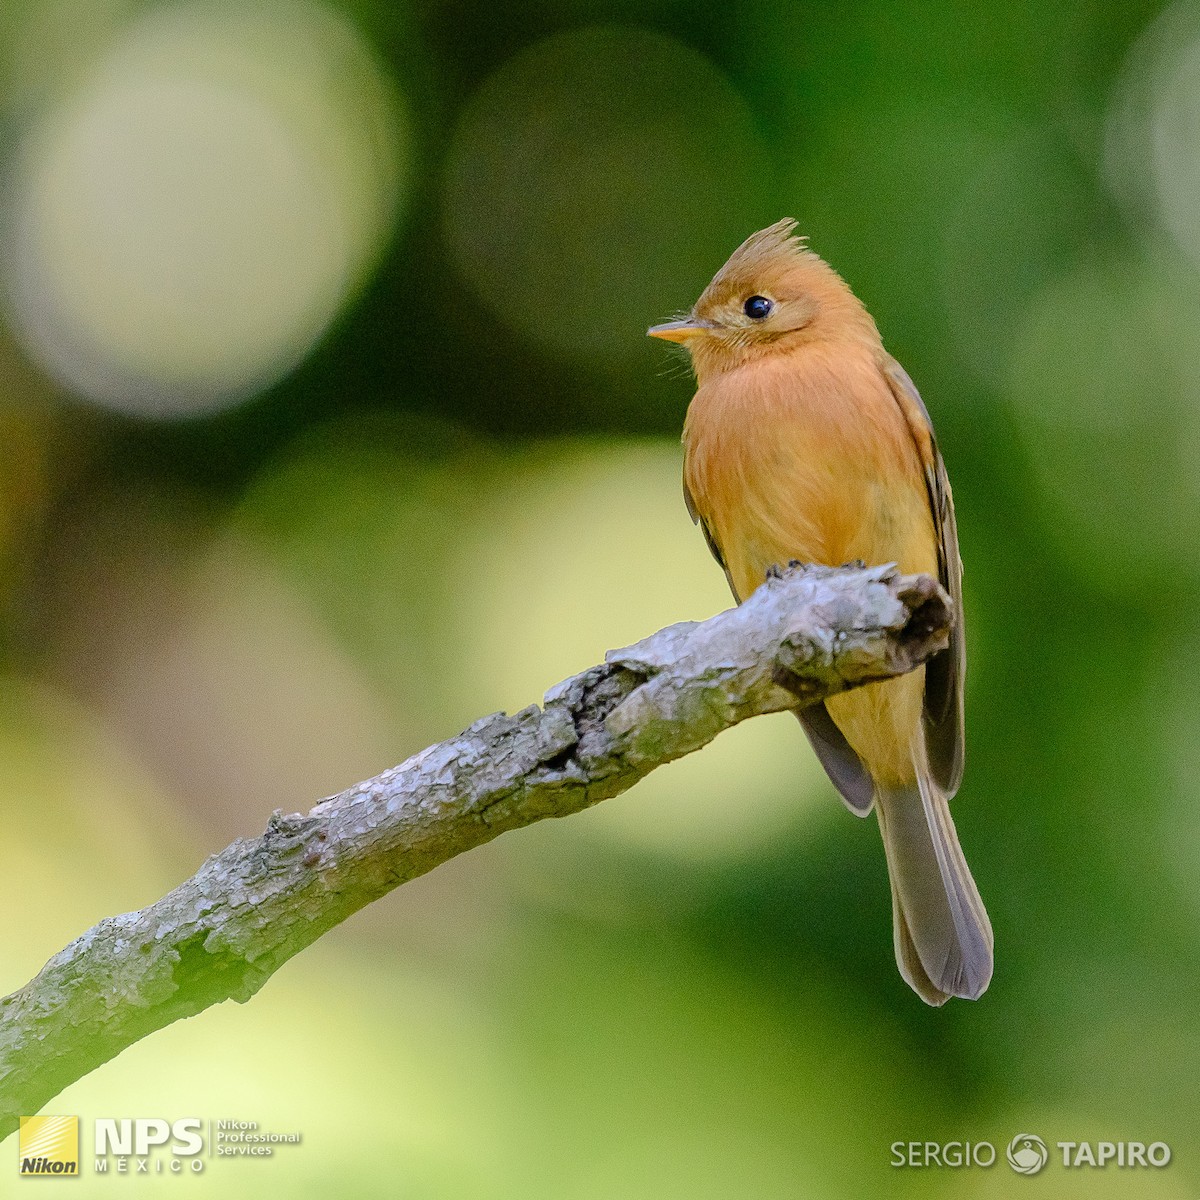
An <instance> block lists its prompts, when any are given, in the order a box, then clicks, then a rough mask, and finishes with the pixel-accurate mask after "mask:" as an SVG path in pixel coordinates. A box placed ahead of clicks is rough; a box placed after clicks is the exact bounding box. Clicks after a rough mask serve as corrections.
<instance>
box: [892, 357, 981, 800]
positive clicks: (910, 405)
mask: <svg viewBox="0 0 1200 1200" xmlns="http://www.w3.org/2000/svg"><path fill="white" fill-rule="evenodd" d="M883 373H884V376H885V377H886V379H887V382H888V386H889V387H890V388H891V390H892V395H893V396H895V397H896V402H897V404H899V405H900V410H901V412H903V414H904V418H905V420H906V421H907V422H908V427H909V430H910V432H911V433H912V438H913V442H914V443H915V444H916V447H917V453H918V454H919V455H920V458H921V462H922V464H923V466H924V468H925V486H926V488H927V489H928V491H929V505H930V508H931V509H932V512H933V527H934V529H935V530H936V532H937V539H938V574H939V576H940V578H941V584H942V587H944V588H945V589H946V591H947V592H948V593H949V594H950V600H951V602H952V603H953V605H954V628H953V629H952V630H951V631H950V645H949V647H948V648H947V649H946V650H943V651H942V652H941V653H940V654H936V655H934V657H933V658H931V659H930V660H929V662H928V663H926V665H925V745H926V748H927V750H928V753H929V766H930V769H931V771H932V774H933V778H934V779H935V780H936V781H937V784H938V786H939V787H940V788H941V789H942V790H943V791H944V792H945V794H946V796H947V797H950V796H953V795H954V793H955V792H956V791H957V790H958V785H959V783H960V781H961V780H962V771H963V690H964V681H965V677H966V670H967V657H966V649H967V645H966V639H965V637H964V633H963V600H962V560H961V559H960V558H959V554H958V526H957V525H956V524H955V521H954V497H953V495H952V494H951V492H950V479H949V477H948V476H947V474H946V464H945V463H944V462H943V461H942V455H941V452H940V451H939V450H938V447H937V441H936V440H935V439H934V436H933V424H932V422H931V421H930V420H929V412H928V410H927V409H926V407H925V403H924V401H923V400H922V399H921V394H920V393H919V392H918V391H917V388H916V385H915V384H914V383H913V381H912V380H911V379H910V378H909V377H908V372H907V371H906V370H905V369H904V368H903V367H902V366H901V365H900V364H899V363H898V362H897V361H896V360H895V359H894V358H891V357H890V356H889V357H886V358H885V359H884V362H883Z"/></svg>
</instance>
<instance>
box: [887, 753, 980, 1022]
mask: <svg viewBox="0 0 1200 1200" xmlns="http://www.w3.org/2000/svg"><path fill="white" fill-rule="evenodd" d="M876 811H877V812H878V814H879V828H880V831H881V832H882V834H883V846H884V850H885V851H886V852H887V862H888V873H889V874H890V876H891V880H892V919H893V922H894V934H895V942H896V963H897V965H898V966H899V968H900V974H901V975H903V976H904V978H905V980H906V981H907V982H908V984H909V985H910V986H911V987H912V989H913V990H914V991H915V992H916V993H917V995H919V996H920V997H921V999H922V1000H924V1001H925V1002H926V1003H927V1004H944V1003H945V1002H946V1001H947V1000H948V999H949V998H950V997H951V996H963V997H965V998H966V999H968V1000H976V999H978V998H979V997H980V996H982V995H983V993H984V991H986V990H987V985H988V983H989V982H990V981H991V978H992V925H991V922H990V921H989V920H988V915H987V911H986V909H985V908H984V907H983V901H982V900H981V899H980V898H979V892H978V890H977V889H976V887H975V881H974V880H973V879H972V878H971V871H970V868H969V867H968V866H967V861H966V859H965V858H964V857H963V852H962V848H961V847H960V846H959V844H958V834H957V833H955V831H954V821H953V820H952V819H951V817H950V806H949V804H948V803H947V801H946V797H945V796H944V795H942V793H941V791H940V790H939V789H938V786H937V784H936V783H934V781H933V780H932V779H929V778H928V777H927V776H926V777H922V778H919V779H918V780H917V781H916V782H913V783H911V784H908V785H907V786H903V787H898V788H884V787H879V788H878V790H877V792H876Z"/></svg>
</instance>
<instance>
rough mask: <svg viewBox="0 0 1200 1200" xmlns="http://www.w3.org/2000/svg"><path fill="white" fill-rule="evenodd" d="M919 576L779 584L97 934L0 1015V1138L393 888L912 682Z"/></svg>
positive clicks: (253, 846) (930, 631)
mask: <svg viewBox="0 0 1200 1200" xmlns="http://www.w3.org/2000/svg"><path fill="white" fill-rule="evenodd" d="M950 621H951V617H950V607H949V602H948V599H947V597H946V595H945V593H944V592H942V590H941V589H940V588H939V587H938V585H937V584H936V583H935V582H934V581H933V580H932V579H930V578H929V577H927V576H920V575H918V576H902V575H900V574H899V573H897V572H896V571H895V570H894V569H893V568H890V567H872V568H860V567H844V568H840V569H837V570H833V569H829V568H824V567H798V566H795V565H793V567H791V568H789V569H788V570H786V571H784V572H782V573H773V575H772V577H771V578H770V579H769V580H768V581H767V583H766V584H765V585H764V586H763V587H761V588H759V590H758V591H757V592H755V593H754V595H753V596H751V597H750V599H749V600H748V601H747V602H746V603H745V604H743V605H742V606H741V607H740V608H734V609H730V610H729V611H727V612H723V613H720V614H719V615H717V616H715V617H712V618H711V619H709V620H707V621H703V622H689V623H685V624H680V625H672V626H670V627H668V628H666V629H662V630H660V631H659V632H658V633H655V634H653V635H651V636H650V637H648V638H646V639H645V640H644V641H641V642H639V643H637V645H635V646H630V647H628V648H626V649H624V650H614V651H611V652H610V653H609V654H608V655H607V656H606V658H605V661H604V664H603V665H601V666H597V667H592V668H591V669H590V670H587V671H584V672H583V673H582V674H581V675H576V676H574V677H573V678H571V679H568V680H566V681H565V682H563V683H561V684H559V685H558V686H557V687H555V688H552V689H551V690H550V691H549V692H548V693H547V694H546V698H545V703H544V705H543V707H541V708H538V707H536V706H534V707H530V708H527V709H524V710H523V711H521V712H519V713H516V714H515V715H514V716H506V715H505V714H503V713H497V714H495V715H493V716H490V717H484V718H483V719H482V720H480V721H476V722H475V724H474V725H472V726H471V727H470V728H469V729H467V730H465V731H464V732H463V733H461V734H459V736H458V737H455V738H451V739H450V740H449V741H446V742H441V743H439V744H438V745H435V746H431V747H429V749H427V750H424V751H422V752H421V753H420V754H417V755H415V756H414V757H413V758H410V759H409V760H408V761H407V762H404V763H401V764H400V766H398V767H393V768H392V769H391V770H389V771H385V772H384V773H383V774H382V775H378V776H376V777H375V778H374V779H368V780H366V781H365V782H363V783H359V784H356V785H355V786H354V787H351V788H349V789H347V790H346V791H344V792H342V793H341V794H340V795H337V796H333V797H330V798H328V799H326V800H322V801H321V802H320V803H318V804H317V805H316V806H315V807H314V808H312V809H311V810H310V811H309V812H308V813H307V814H306V815H300V814H296V813H293V814H290V815H285V814H283V813H282V812H278V811H277V812H276V813H275V814H274V815H273V816H272V817H271V819H270V821H269V822H268V824H267V828H266V830H265V832H264V833H263V834H262V835H261V836H260V837H257V838H253V839H242V838H240V839H238V840H237V841H235V842H234V843H233V844H232V845H231V846H228V847H227V848H226V849H224V850H223V851H221V852H220V853H219V854H216V855H214V856H213V857H211V858H209V859H208V861H207V862H205V863H204V865H203V866H202V867H201V868H200V869H199V871H197V872H196V874H195V875H193V876H192V877H191V878H190V879H188V880H187V881H186V882H184V883H181V884H180V885H179V886H178V887H177V888H175V890H174V891H172V892H170V893H169V894H168V895H166V896H164V897H163V898H162V899H161V900H159V901H157V902H156V903H154V904H151V905H150V906H149V907H147V908H144V909H141V910H140V911H138V912H132V913H125V914H124V915H122V916H117V917H110V918H108V919H106V920H103V921H101V922H100V923H99V924H98V925H96V926H95V927H94V928H92V929H89V930H88V931H87V932H86V933H85V934H83V935H82V936H81V937H79V938H77V939H76V940H75V941H74V942H72V943H71V944H70V945H69V946H67V947H66V949H64V950H62V951H60V952H59V953H58V954H56V955H55V956H54V957H53V958H52V959H50V961H49V962H48V963H47V964H46V965H45V967H44V968H43V969H42V970H41V971H40V972H39V974H38V975H37V976H36V977H35V978H34V979H33V980H31V981H30V982H29V983H28V984H27V985H26V986H25V987H23V988H22V989H21V990H20V991H18V992H14V993H13V994H12V995H11V996H7V997H5V998H4V999H2V1000H0V1138H3V1137H6V1136H7V1135H8V1134H9V1133H11V1132H12V1131H13V1130H14V1129H15V1128H16V1127H17V1123H18V1117H19V1116H20V1115H22V1114H24V1115H31V1114H34V1113H36V1112H37V1111H38V1110H39V1109H40V1108H41V1107H42V1105H44V1104H45V1103H46V1102H47V1101H48V1100H50V1099H51V1098H52V1097H54V1096H55V1095H57V1094H58V1092H60V1091H61V1090H62V1089H63V1088H65V1087H66V1086H67V1085H68V1084H70V1083H73V1082H74V1081H75V1080H77V1079H79V1078H81V1077H82V1076H84V1075H86V1074H87V1073H88V1072H89V1071H91V1070H93V1069H95V1068H96V1067H98V1066H99V1065H100V1064H102V1063H104V1062H107V1061H108V1060H109V1059H110V1058H113V1057H114V1056H115V1055H117V1054H119V1053H120V1052H121V1051H122V1050H123V1049H124V1048H125V1047H126V1046H129V1045H131V1044H132V1043H134V1042H136V1041H138V1040H139V1039H140V1038H143V1037H145V1036H146V1035H147V1034H149V1033H152V1032H153V1031H154V1030H156V1029H161V1028H163V1027H164V1026H166V1025H168V1024H170V1023H171V1022H172V1021H177V1020H179V1019H180V1018H181V1017H190V1016H192V1015H193V1014H195V1013H198V1012H200V1011H202V1010H203V1009H205V1008H207V1007H208V1006H209V1005H211V1004H216V1003H217V1002H219V1001H221V1000H230V999H232V1000H238V1001H246V1000H249V999H250V997H251V996H253V995H254V993H255V992H256V991H258V989H259V988H260V987H262V985H263V983H264V982H266V980H267V979H268V978H270V976H271V975H272V974H273V973H274V972H275V971H277V970H278V969H279V967H280V966H282V965H283V964H284V963H285V962H286V961H287V960H288V959H289V958H291V957H292V955H294V954H296V953H297V952H299V951H300V950H302V949H304V947H305V946H307V945H309V944H310V943H311V942H313V941H315V940H316V939H317V938H319V937H320V936H321V935H322V934H323V933H325V932H326V931H327V930H329V929H332V928H333V926H335V925H337V924H338V923H339V922H340V921H344V920H345V919H346V918H347V917H348V916H349V915H350V914H351V913H353V912H355V911H356V910H358V909H360V908H362V907H363V906H364V905H367V904H370V903H371V901H373V900H376V899H378V898H379V897H380V896H383V895H385V894H386V893H387V892H389V891H391V890H392V888H394V887H397V886H398V885H399V884H402V883H404V882H406V881H407V880H409V879H413V878H415V877H416V876H418V875H422V874H424V873H425V872H426V871H429V870H431V869H432V868H433V867H436V866H437V865H438V864H439V863H443V862H445V861H446V860H447V859H449V858H453V857H454V855H456V854H461V853H462V852H463V851H464V850H469V849H471V848H472V847H473V846H478V845H480V844H482V843H484V842H487V841H490V840H491V839H492V838H494V837H496V836H497V834H500V833H503V832H504V831H505V830H509V829H516V828H519V827H520V826H523V825H529V824H531V823H532V822H534V821H539V820H541V819H542V818H543V817H561V816H566V815H567V814H568V813H574V812H578V811H580V810H581V809H583V808H586V807H588V806H589V805H592V804H595V803H597V802H598V801H600V800H604V799H606V798H607V797H609V796H615V795H617V794H618V793H620V792H623V791H625V790H626V789H628V788H630V787H632V786H633V784H635V783H636V782H637V781H638V780H639V779H641V778H642V776H644V775H646V774H647V773H648V772H650V771H652V770H653V769H654V768H655V767H657V766H659V765H661V764H662V763H666V762H670V761H671V760H672V759H676V758H680V757H681V756H683V755H685V754H690V753H691V752H692V751H693V750H698V749H699V748H700V747H701V746H703V745H705V744H706V743H707V742H709V741H711V740H712V739H713V738H714V737H715V736H716V735H717V734H718V733H720V732H721V730H723V729H726V728H728V727H729V726H731V725H734V724H736V723H737V722H738V721H742V720H744V719H746V718H747V717H752V716H755V715H757V714H760V713H769V712H777V711H780V710H782V709H788V708H795V707H797V706H798V705H799V704H804V703H810V702H813V701H816V700H820V699H823V698H824V697H826V696H829V695H832V694H834V693H836V692H839V691H842V690H844V689H845V688H848V687H854V686H856V685H858V684H862V683H866V682H870V681H872V680H878V679H883V678H888V677H890V676H893V675H898V674H902V673H903V672H905V671H909V670H912V669H913V668H915V667H916V666H918V665H919V664H920V663H922V662H924V661H925V660H926V659H927V658H928V657H929V656H930V655H931V654H934V653H936V652H937V651H939V650H941V649H944V648H945V647H946V645H947V644H948V637H949V625H950Z"/></svg>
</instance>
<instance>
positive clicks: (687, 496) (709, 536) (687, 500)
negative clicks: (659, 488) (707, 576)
mask: <svg viewBox="0 0 1200 1200" xmlns="http://www.w3.org/2000/svg"><path fill="white" fill-rule="evenodd" d="M683 502H684V504H686V505H687V510H688V516H689V517H691V518H692V521H693V523H694V524H696V525H699V526H700V532H701V533H702V534H704V542H705V545H707V546H708V548H709V550H711V551H712V556H713V558H715V559H716V560H717V566H719V567H720V568H721V570H722V571H724V572H725V581H726V582H727V583H728V584H729V590H730V591H731V592H732V593H733V598H734V600H736V601H737V602H738V604H741V602H742V597H741V596H739V595H738V594H737V589H736V588H735V587H734V586H733V576H732V575H730V574H729V567H728V566H726V565H725V555H723V554H722V553H721V547H720V546H718V545H717V539H716V538H715V537H714V536H713V531H712V528H711V527H710V526H709V524H708V522H707V521H706V520H705V519H704V518H703V517H702V516H701V515H700V510H699V509H698V508H697V507H696V501H695V500H693V499H692V490H691V488H689V487H688V485H687V480H686V479H685V480H684V481H683Z"/></svg>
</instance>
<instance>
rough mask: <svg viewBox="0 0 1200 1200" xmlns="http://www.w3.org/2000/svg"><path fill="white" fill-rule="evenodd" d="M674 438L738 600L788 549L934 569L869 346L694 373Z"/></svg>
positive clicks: (900, 431)
mask: <svg viewBox="0 0 1200 1200" xmlns="http://www.w3.org/2000/svg"><path fill="white" fill-rule="evenodd" d="M684 446H685V457H684V478H685V482H686V484H687V488H688V491H689V492H690V494H691V496H692V499H693V502H694V504H695V507H696V510H697V512H698V513H699V515H700V516H701V517H702V518H703V520H704V521H705V522H706V524H707V525H708V527H709V529H710V530H711V532H712V535H713V537H714V538H715V539H716V541H717V544H718V545H719V547H720V548H721V551H722V554H723V555H724V558H725V562H726V564H727V566H728V568H729V572H730V577H731V580H732V583H733V586H734V589H735V591H736V592H737V595H738V597H739V598H742V599H744V598H745V597H746V596H747V595H749V593H750V592H751V591H753V590H754V588H755V587H757V586H758V584H759V583H761V582H762V579H763V578H764V576H765V574H766V571H767V569H768V568H769V567H770V566H771V565H773V564H775V563H784V562H787V561H788V560H789V559H793V558H794V559H799V560H800V561H802V562H820V563H828V564H830V565H835V566H836V565H838V564H840V563H844V562H849V561H851V560H853V559H856V558H861V559H863V560H864V561H866V562H868V563H877V562H889V561H895V562H898V563H899V564H900V566H901V568H902V569H903V570H906V571H918V570H921V571H928V570H933V571H934V572H935V573H936V568H937V557H936V542H935V539H934V532H933V523H932V518H931V515H930V512H929V504H928V498H927V494H926V490H925V482H924V477H923V473H922V471H921V466H920V462H919V459H918V456H917V451H916V447H915V446H914V444H913V441H912V435H911V433H910V432H909V430H908V426H907V423H906V422H905V420H904V416H903V414H902V413H901V411H900V409H899V406H898V405H897V403H896V401H895V398H894V397H893V396H892V394H891V391H890V389H889V388H888V386H887V382H886V380H885V379H884V377H883V375H882V372H881V371H880V369H879V364H878V363H877V362H876V361H875V358H874V356H873V355H871V354H870V353H869V351H857V352H856V351H851V350H847V349H845V348H842V347H829V348H825V347H820V346H806V347H804V348H803V349H801V350H797V351H795V352H793V353H787V354H780V355H776V356H772V357H770V358H767V359H763V360H759V361H757V362H754V363H751V364H748V365H746V366H744V367H741V368H738V369H737V370H733V371H729V372H726V373H723V374H720V375H717V376H716V377H714V378H712V379H707V380H705V381H703V382H702V384H701V386H700V388H699V390H698V391H697V393H696V396H695V398H694V399H693V401H692V404H691V407H690V408H689V410H688V418H687V424H686V426H685V429H684Z"/></svg>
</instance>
